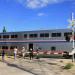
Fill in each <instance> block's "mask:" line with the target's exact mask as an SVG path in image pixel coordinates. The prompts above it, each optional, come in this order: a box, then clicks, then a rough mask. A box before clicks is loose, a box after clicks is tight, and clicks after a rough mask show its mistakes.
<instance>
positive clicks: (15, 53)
mask: <svg viewBox="0 0 75 75" xmlns="http://www.w3.org/2000/svg"><path fill="white" fill-rule="evenodd" d="M16 55H17V48H16V47H15V48H14V59H16Z"/></svg>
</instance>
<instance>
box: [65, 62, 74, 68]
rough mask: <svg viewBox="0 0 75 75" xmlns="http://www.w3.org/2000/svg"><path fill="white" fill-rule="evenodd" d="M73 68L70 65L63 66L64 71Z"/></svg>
mask: <svg viewBox="0 0 75 75" xmlns="http://www.w3.org/2000/svg"><path fill="white" fill-rule="evenodd" d="M72 66H73V64H72V63H67V64H66V65H65V66H64V69H71V68H72Z"/></svg>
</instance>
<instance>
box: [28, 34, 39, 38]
mask: <svg viewBox="0 0 75 75" xmlns="http://www.w3.org/2000/svg"><path fill="white" fill-rule="evenodd" d="M37 36H38V35H37V34H30V35H29V37H30V38H36V37H37Z"/></svg>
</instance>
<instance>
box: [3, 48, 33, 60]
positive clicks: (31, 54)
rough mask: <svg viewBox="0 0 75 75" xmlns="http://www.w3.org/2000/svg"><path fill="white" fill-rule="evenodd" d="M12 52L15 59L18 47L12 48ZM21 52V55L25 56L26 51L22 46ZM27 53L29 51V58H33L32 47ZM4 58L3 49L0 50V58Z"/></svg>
mask: <svg viewBox="0 0 75 75" xmlns="http://www.w3.org/2000/svg"><path fill="white" fill-rule="evenodd" d="M13 53H14V59H15V60H16V57H17V53H18V49H17V48H16V47H15V48H14V51H13ZM21 53H22V57H23V58H25V56H26V53H27V50H26V49H25V47H22V50H21ZM28 53H29V57H30V60H31V59H33V49H32V48H30V49H29V52H28ZM4 58H5V50H2V60H3V61H4Z"/></svg>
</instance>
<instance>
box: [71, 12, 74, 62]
mask: <svg viewBox="0 0 75 75" xmlns="http://www.w3.org/2000/svg"><path fill="white" fill-rule="evenodd" d="M70 25H71V27H72V38H73V39H72V52H73V54H72V62H74V53H75V51H74V50H75V48H74V26H75V19H74V13H72V20H70Z"/></svg>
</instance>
